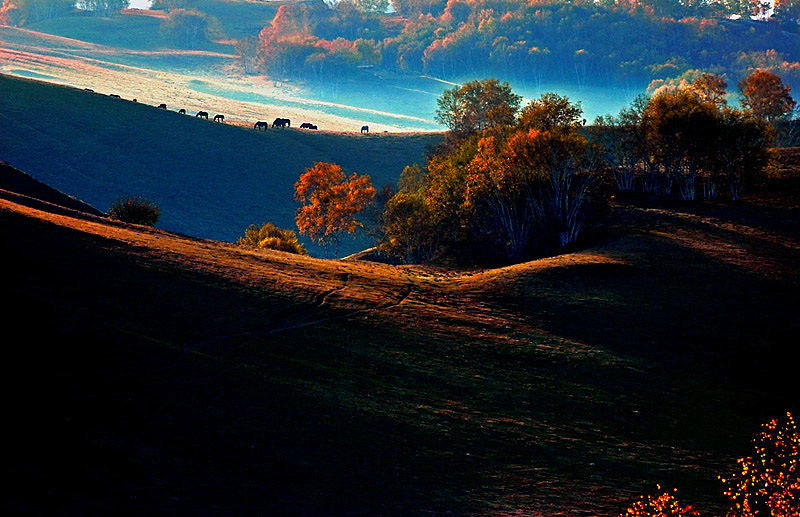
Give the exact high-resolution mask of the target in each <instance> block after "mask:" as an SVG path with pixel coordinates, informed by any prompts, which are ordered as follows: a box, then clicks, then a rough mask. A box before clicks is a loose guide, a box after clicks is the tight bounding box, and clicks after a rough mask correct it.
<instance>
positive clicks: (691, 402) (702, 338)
mask: <svg viewBox="0 0 800 517" xmlns="http://www.w3.org/2000/svg"><path fill="white" fill-rule="evenodd" d="M287 135H288V133H287ZM791 185H794V188H793V189H791V190H787V189H786V188H784V189H783V192H784V197H783V198H781V199H780V200H779V201H778V202H776V201H775V198H772V201H771V202H770V203H768V204H766V203H763V200H761V199H759V198H751V200H749V201H747V202H745V203H742V204H740V205H737V206H729V205H703V206H699V207H696V206H695V207H691V206H690V207H688V208H687V207H683V208H682V207H681V206H677V207H650V208H642V207H636V206H625V205H620V206H618V207H617V211H616V216H615V219H614V220H613V226H612V227H611V228H610V234H609V238H608V239H607V240H606V241H605V242H604V243H602V244H600V245H598V246H596V247H594V248H592V249H588V250H585V251H582V252H578V253H573V254H569V255H564V256H561V257H554V258H550V259H544V260H539V261H534V262H530V263H526V264H520V265H517V266H512V267H506V268H502V269H497V270H490V271H482V272H474V273H469V272H466V273H457V272H453V271H439V270H436V269H430V268H419V267H415V268H400V267H391V266H387V265H382V264H371V263H364V262H343V261H324V260H319V259H312V258H307V257H297V256H291V255H286V254H282V253H279V252H269V251H264V252H250V251H243V250H240V249H237V248H235V247H233V246H231V245H227V244H224V243H218V242H212V241H206V240H199V239H192V238H187V237H182V236H179V235H174V234H169V233H166V232H164V231H162V230H158V229H147V228H142V227H136V226H131V225H125V224H112V223H109V222H107V221H105V220H103V219H100V218H95V217H92V216H88V215H82V214H80V213H77V212H69V211H66V210H64V209H54V208H53V207H52V206H50V205H47V204H45V203H41V202H38V201H36V200H32V199H30V198H24V197H21V196H19V195H15V194H12V193H8V192H0V245H1V246H2V248H3V250H4V257H3V259H4V268H5V271H7V275H6V280H5V281H4V282H3V291H2V294H3V297H4V298H5V299H6V300H12V301H13V303H12V304H11V305H10V307H11V308H10V309H5V313H4V315H5V317H6V318H7V320H6V321H7V322H8V324H7V325H6V327H5V328H6V333H7V334H6V339H5V341H4V343H5V348H4V354H5V356H6V360H7V364H9V365H13V368H10V369H9V372H7V373H6V375H4V376H3V380H4V381H5V382H6V383H8V386H7V387H6V388H5V390H4V392H5V393H7V394H9V397H7V399H8V401H7V413H8V415H11V416H10V418H9V422H8V424H7V426H6V427H7V431H10V432H11V437H10V441H9V443H13V444H14V447H12V448H11V450H10V454H9V455H7V457H6V458H5V460H4V462H3V468H4V469H6V470H7V472H10V473H12V474H13V475H12V476H11V479H13V485H11V486H9V487H7V488H8V492H7V493H8V494H9V496H8V497H5V498H4V500H3V502H2V503H0V504H2V505H3V506H4V507H5V508H4V509H5V510H6V511H11V513H18V512H21V511H27V512H32V513H40V512H47V513H60V514H70V513H81V514H85V513H98V514H107V513H118V512H119V508H125V511H129V512H132V513H138V514H154V513H167V512H169V513H176V512H177V513H182V514H198V513H208V512H213V513H221V514H227V513H233V514H246V513H258V514H295V515H296V514H314V515H320V514H326V515H340V514H349V515H354V514H355V515H410V514H425V513H428V514H431V513H432V514H444V513H446V512H450V513H452V514H455V515H464V514H470V515H570V516H574V515H617V514H618V513H619V512H620V511H622V510H623V509H624V507H625V505H626V504H627V503H628V502H630V500H632V499H634V498H636V497H637V496H638V495H639V494H641V493H643V492H647V491H650V490H652V489H653V487H654V485H655V484H656V483H661V484H662V485H663V486H668V487H672V486H675V487H678V488H679V489H680V497H681V499H682V500H684V501H686V502H691V503H697V504H699V505H700V506H701V507H702V508H704V509H712V510H713V509H717V510H718V509H719V506H718V504H719V502H720V501H719V498H718V494H719V486H718V484H717V482H716V480H715V476H716V475H717V474H719V473H722V472H724V471H725V470H726V469H728V468H731V467H732V465H733V464H734V459H735V457H737V456H741V455H743V454H746V452H747V447H748V441H749V437H750V433H751V432H753V431H754V430H755V429H756V425H757V422H759V421H760V420H762V418H763V416H766V415H771V414H775V412H778V411H782V410H783V409H786V408H790V409H791V408H794V409H795V410H796V408H797V403H798V393H797V390H796V377H795V370H796V365H795V364H794V363H792V362H790V361H787V360H786V358H787V357H788V356H789V352H790V350H791V348H792V347H794V346H795V345H794V343H795V341H796V336H797V334H798V331H800V327H799V325H800V323H799V322H798V319H797V318H796V314H797V310H798V300H800V296H798V294H800V293H799V292H798V287H800V286H798V274H797V273H798V269H799V267H798V266H800V240H799V239H798V234H797V225H796V221H797V215H798V214H797V206H798V199H799V198H800V196H798V194H800V190H798V189H797V188H796V187H797V182H796V181H795V182H794V183H792V184H791ZM791 185H789V186H791ZM792 221H794V222H792ZM8 272H10V274H8ZM23 322H31V323H23ZM9 406H10V407H9ZM718 513H719V512H718Z"/></svg>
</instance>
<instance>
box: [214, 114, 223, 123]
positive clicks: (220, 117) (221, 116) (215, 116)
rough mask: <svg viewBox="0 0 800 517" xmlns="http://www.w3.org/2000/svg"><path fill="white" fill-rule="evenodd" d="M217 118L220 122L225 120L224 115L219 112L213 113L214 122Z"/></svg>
mask: <svg viewBox="0 0 800 517" xmlns="http://www.w3.org/2000/svg"><path fill="white" fill-rule="evenodd" d="M218 120H219V121H220V122H225V115H220V114H217V115H214V122H216V121H218Z"/></svg>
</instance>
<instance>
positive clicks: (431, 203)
mask: <svg viewBox="0 0 800 517" xmlns="http://www.w3.org/2000/svg"><path fill="white" fill-rule="evenodd" d="M740 89H741V92H742V96H743V98H742V105H743V106H744V109H741V110H740V109H735V108H731V107H730V106H728V105H727V101H726V98H727V84H726V82H725V80H724V79H723V78H722V77H720V76H716V75H712V74H704V75H702V76H700V77H698V78H697V79H696V80H695V81H693V82H692V83H690V84H688V85H683V87H680V88H678V87H676V88H672V89H662V90H661V91H660V92H658V93H657V94H656V95H654V96H653V97H652V98H648V97H645V96H641V97H639V98H638V99H637V100H636V101H635V102H634V103H633V104H632V105H631V106H630V107H629V108H626V109H623V110H622V112H621V113H620V115H619V116H617V117H613V116H607V117H600V118H598V119H597V120H596V121H595V123H594V124H593V125H590V126H587V125H586V120H585V119H583V118H582V109H581V107H580V104H577V103H572V102H570V100H569V99H568V98H566V97H563V96H560V95H558V94H555V93H546V94H544V95H542V96H541V97H540V98H538V99H534V100H532V101H530V102H529V103H528V104H527V105H526V106H524V107H522V108H521V103H522V98H521V96H519V95H517V94H515V93H514V92H513V90H512V89H511V87H510V86H509V85H508V83H501V82H499V81H498V80H496V79H487V80H483V81H471V82H468V83H465V84H464V85H462V86H457V87H454V88H452V89H450V90H447V91H445V92H444V93H443V94H442V96H441V97H440V98H439V100H438V109H437V114H436V118H437V120H438V121H439V122H440V123H442V124H444V125H446V126H447V127H448V128H449V129H450V131H449V132H448V133H447V136H446V138H445V141H444V143H443V144H442V145H441V146H439V148H438V149H436V150H435V151H433V152H432V153H431V154H430V156H429V157H428V160H427V163H426V164H425V166H424V167H420V166H418V165H412V166H408V167H406V168H405V170H404V171H403V173H402V174H401V176H400V180H399V182H398V186H397V190H396V191H393V190H391V189H390V190H384V191H382V192H381V193H380V195H378V193H377V191H376V190H375V188H374V187H373V186H372V184H371V183H370V180H369V177H368V176H359V175H357V174H355V173H354V174H352V175H351V176H349V177H348V176H347V175H346V174H345V173H344V172H343V171H342V169H341V168H340V167H339V166H338V165H335V164H330V163H316V164H314V166H313V167H310V168H309V169H308V170H306V172H305V173H304V174H303V175H302V176H301V177H300V178H299V180H298V181H297V183H296V185H295V198H296V200H297V201H298V202H299V203H300V204H301V207H300V209H299V211H298V214H297V218H296V222H297V227H298V229H299V230H300V233H302V234H305V235H308V236H309V237H310V238H312V239H313V240H314V241H316V242H318V243H320V244H335V243H336V242H338V237H339V236H340V235H343V234H346V233H349V234H352V233H354V232H355V231H356V230H358V229H360V228H363V227H364V225H363V224H362V223H361V222H359V219H358V217H357V216H358V214H359V213H361V212H362V211H364V210H365V209H366V208H367V207H368V206H370V204H371V203H372V202H373V200H374V199H376V198H377V199H378V200H379V201H380V202H379V205H380V206H379V207H377V208H376V207H375V206H374V205H373V207H372V209H371V215H370V216H368V217H367V219H370V220H371V221H370V224H371V226H373V229H374V231H373V236H375V237H376V238H377V239H378V241H379V245H378V250H379V252H380V253H381V254H383V255H384V256H385V257H387V258H390V259H392V260H395V261H400V262H411V263H415V262H424V261H428V260H430V259H432V258H434V257H436V256H438V255H440V254H442V253H446V252H448V251H449V252H451V253H452V252H454V251H466V252H467V253H468V254H469V256H471V257H474V258H475V259H477V260H481V259H483V260H501V261H504V262H515V261H522V260H525V259H528V258H530V257H532V256H536V255H540V254H544V253H553V252H557V251H559V250H563V249H569V248H571V247H574V246H575V245H576V244H577V243H579V241H580V240H581V239H582V238H583V237H584V235H585V233H586V231H587V230H588V229H590V228H591V227H592V226H593V225H595V224H597V223H598V222H599V221H600V220H601V218H602V215H603V214H604V213H605V212H606V211H607V209H608V207H609V202H610V194H611V192H610V189H611V188H612V184H616V186H617V187H618V188H619V190H621V191H632V190H635V189H639V190H642V191H644V192H648V193H653V194H656V195H660V196H672V195H677V196H679V197H681V198H682V199H686V200H692V199H695V197H696V192H697V191H698V189H699V188H700V187H701V191H702V193H703V197H705V198H715V197H717V195H718V194H719V192H720V190H721V188H722V187H723V186H727V187H728V190H729V191H730V195H731V198H732V199H734V200H737V199H738V198H739V196H740V195H741V192H742V189H743V188H744V186H745V185H746V184H747V182H748V180H749V179H751V178H753V177H756V176H758V175H759V174H761V173H762V172H763V171H764V170H765V168H766V167H767V166H768V164H769V162H770V156H771V155H770V146H771V145H772V142H773V139H774V134H775V133H774V130H773V127H772V123H774V122H776V121H778V120H781V119H782V118H785V117H786V116H788V114H789V113H791V111H792V110H793V108H794V105H795V102H794V100H793V99H792V98H791V95H790V94H789V88H788V87H787V86H786V85H784V84H783V82H782V81H781V80H780V78H778V77H776V76H774V75H773V74H771V73H769V72H765V71H761V70H759V71H757V72H755V73H753V74H751V75H750V76H748V77H747V78H745V79H744V80H743V81H742V82H741V83H740ZM611 178H613V182H612V180H611ZM362 219H363V217H362Z"/></svg>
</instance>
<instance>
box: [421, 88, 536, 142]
mask: <svg viewBox="0 0 800 517" xmlns="http://www.w3.org/2000/svg"><path fill="white" fill-rule="evenodd" d="M520 102H522V96H521V95H517V94H515V93H514V92H513V91H512V90H511V86H509V84H508V83H506V82H504V83H500V82H499V81H498V80H497V79H485V80H483V81H470V82H468V83H465V84H463V85H462V86H456V87H453V88H451V89H448V90H445V91H444V92H443V93H442V95H441V96H440V97H439V99H437V106H438V107H437V109H436V121H437V122H439V123H440V124H443V125H445V126H447V127H448V128H449V129H450V130H452V131H466V132H469V131H483V130H484V129H488V128H491V127H497V126H504V125H506V126H509V125H512V124H513V123H514V120H515V118H516V115H517V111H518V110H519V105H520Z"/></svg>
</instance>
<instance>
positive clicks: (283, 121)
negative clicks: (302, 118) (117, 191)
mask: <svg viewBox="0 0 800 517" xmlns="http://www.w3.org/2000/svg"><path fill="white" fill-rule="evenodd" d="M84 90H85V91H87V92H91V93H94V90H92V89H91V88H84ZM108 96H109V97H112V98H114V99H121V98H122V97H120V96H119V95H117V94H116V93H111V94H109V95H108ZM133 102H137V101H136V99H133ZM158 107H159V108H160V109H163V110H165V109H167V105H166V103H163V102H162V103H161V104H159V105H158ZM178 113H180V114H182V115H186V110H185V109H184V108H181V109H179V110H178ZM195 117H199V118H204V119H206V120H208V112H207V111H198V112H197V114H196V115H195ZM213 120H214V122H217V121H219V122H223V123H224V122H225V115H222V114H220V113H218V114H216V115H214V119H213ZM269 127H270V125H269V122H264V121H263V120H259V121H258V122H256V123H255V124H254V125H253V129H257V130H264V131H266V130H267V129H269ZM272 127H292V121H291V120H289V119H288V118H280V117H278V118H276V119H275V120H274V121H273V122H272ZM300 129H318V128H317V125H316V124H312V123H310V122H303V123H302V124H300ZM364 133H369V126H361V134H364Z"/></svg>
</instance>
